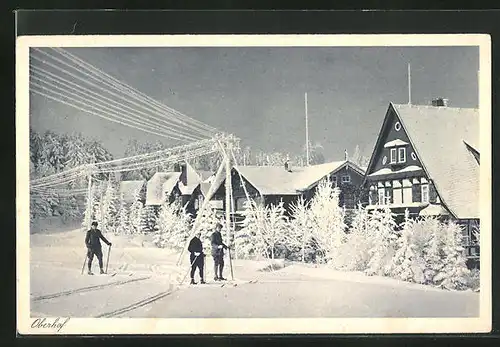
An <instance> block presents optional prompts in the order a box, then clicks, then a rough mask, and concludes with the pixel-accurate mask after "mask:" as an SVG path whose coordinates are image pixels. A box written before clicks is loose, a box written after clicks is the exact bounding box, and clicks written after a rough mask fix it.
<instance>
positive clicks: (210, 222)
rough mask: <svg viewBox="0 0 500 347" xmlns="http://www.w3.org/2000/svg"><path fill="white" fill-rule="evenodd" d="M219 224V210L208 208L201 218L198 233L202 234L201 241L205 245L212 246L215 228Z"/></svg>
mask: <svg viewBox="0 0 500 347" xmlns="http://www.w3.org/2000/svg"><path fill="white" fill-rule="evenodd" d="M218 222H219V218H218V216H217V210H215V209H214V208H210V207H207V208H206V209H205V211H203V213H202V214H201V216H200V224H199V227H198V231H199V232H201V241H202V242H203V243H204V244H207V245H211V239H210V238H211V236H212V233H213V232H214V230H215V226H216V225H217V223H218Z"/></svg>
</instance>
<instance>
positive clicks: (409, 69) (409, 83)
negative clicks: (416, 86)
mask: <svg viewBox="0 0 500 347" xmlns="http://www.w3.org/2000/svg"><path fill="white" fill-rule="evenodd" d="M408 105H411V67H410V63H408Z"/></svg>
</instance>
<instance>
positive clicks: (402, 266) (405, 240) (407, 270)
mask: <svg viewBox="0 0 500 347" xmlns="http://www.w3.org/2000/svg"><path fill="white" fill-rule="evenodd" d="M414 224H415V223H414V222H413V220H412V219H410V212H409V211H408V209H406V210H405V220H404V222H403V225H402V229H401V232H400V234H401V235H400V237H399V238H398V240H397V241H396V252H395V254H394V257H393V258H392V261H393V264H392V270H391V275H392V277H394V278H397V279H401V280H403V281H408V282H414V277H415V276H414V272H413V271H414V263H415V261H416V260H417V258H418V254H416V246H415V245H414V244H413V241H414V237H413V232H414Z"/></svg>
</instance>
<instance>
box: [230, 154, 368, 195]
mask: <svg viewBox="0 0 500 347" xmlns="http://www.w3.org/2000/svg"><path fill="white" fill-rule="evenodd" d="M347 164H348V165H349V167H351V168H353V169H354V170H356V171H358V172H359V173H360V174H361V175H363V174H364V171H362V170H361V169H360V168H359V167H358V166H356V165H354V164H353V163H351V162H349V161H335V162H330V163H325V164H320V165H311V166H307V167H297V166H295V167H294V166H292V167H291V171H286V170H285V169H284V167H282V166H239V167H238V170H239V172H240V173H241V175H242V176H243V177H244V178H246V179H247V180H248V182H249V183H250V184H252V185H253V186H254V187H255V188H256V189H257V190H258V191H259V192H260V193H261V194H262V195H297V194H299V192H300V191H303V190H307V189H309V188H311V187H312V186H313V185H315V184H316V183H317V182H318V181H320V180H321V179H322V178H324V177H325V176H327V175H330V174H332V173H334V172H336V171H338V170H340V169H341V168H343V167H345V165H347Z"/></svg>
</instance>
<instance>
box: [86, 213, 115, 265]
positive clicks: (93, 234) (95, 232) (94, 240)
mask: <svg viewBox="0 0 500 347" xmlns="http://www.w3.org/2000/svg"><path fill="white" fill-rule="evenodd" d="M101 240H103V241H104V242H105V243H106V244H107V245H108V246H111V242H109V241H108V240H107V239H106V238H105V237H104V236H103V235H102V233H101V231H100V230H99V229H97V222H92V227H91V229H90V230H89V231H87V236H86V237H85V245H86V246H87V257H88V258H89V264H88V266H89V272H88V274H89V275H93V273H92V259H94V255H95V256H97V260H98V261H99V268H100V269H101V274H103V273H104V269H103V266H102V248H101Z"/></svg>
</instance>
